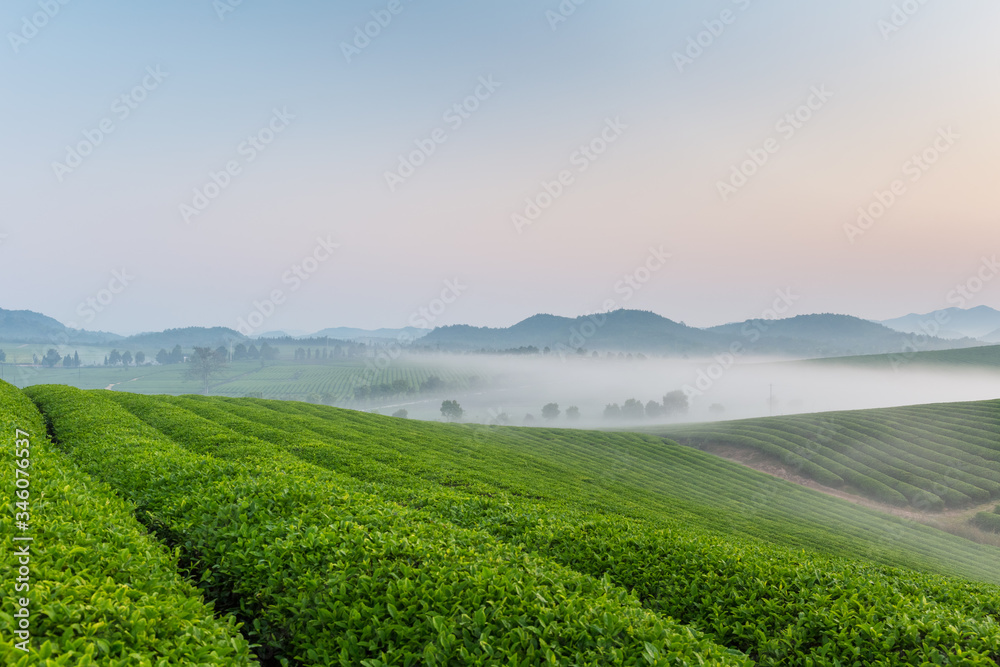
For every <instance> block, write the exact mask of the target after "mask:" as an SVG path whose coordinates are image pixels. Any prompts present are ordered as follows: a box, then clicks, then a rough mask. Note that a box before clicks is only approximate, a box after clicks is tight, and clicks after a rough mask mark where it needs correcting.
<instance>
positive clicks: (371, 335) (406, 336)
mask: <svg viewBox="0 0 1000 667" xmlns="http://www.w3.org/2000/svg"><path fill="white" fill-rule="evenodd" d="M429 331H430V330H429V329H418V328H417V327H403V328H402V329H355V328H352V327H333V328H330V329H323V330H322V331H317V332H316V333H314V334H311V335H310V336H299V337H300V338H302V337H306V338H336V339H339V340H387V341H389V340H401V339H402V340H406V341H410V340H416V339H418V338H422V337H423V336H425V335H427V333H428V332H429ZM260 337H261V338H265V337H267V336H264V335H262V336H260Z"/></svg>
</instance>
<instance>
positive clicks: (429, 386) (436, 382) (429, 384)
mask: <svg viewBox="0 0 1000 667" xmlns="http://www.w3.org/2000/svg"><path fill="white" fill-rule="evenodd" d="M441 389H444V382H443V381H442V380H441V378H439V377H438V376H437V375H432V376H430V377H429V378H427V379H426V380H424V381H423V382H421V383H420V391H426V392H432V391H439V390H441Z"/></svg>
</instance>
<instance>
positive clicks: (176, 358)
mask: <svg viewBox="0 0 1000 667" xmlns="http://www.w3.org/2000/svg"><path fill="white" fill-rule="evenodd" d="M156 363H158V364H163V365H164V366H166V365H168V364H183V363H184V350H182V349H181V346H180V345H174V349H173V350H171V351H170V352H167V351H166V350H160V351H159V352H157V353H156Z"/></svg>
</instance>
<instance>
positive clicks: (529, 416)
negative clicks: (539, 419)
mask: <svg viewBox="0 0 1000 667" xmlns="http://www.w3.org/2000/svg"><path fill="white" fill-rule="evenodd" d="M533 421H535V415H532V414H527V415H524V423H525V424H530V423H531V422H533Z"/></svg>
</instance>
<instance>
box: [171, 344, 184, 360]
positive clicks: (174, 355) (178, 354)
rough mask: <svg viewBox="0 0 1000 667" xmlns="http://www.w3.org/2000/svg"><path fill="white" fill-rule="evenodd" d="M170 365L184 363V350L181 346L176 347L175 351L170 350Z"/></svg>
mask: <svg viewBox="0 0 1000 667" xmlns="http://www.w3.org/2000/svg"><path fill="white" fill-rule="evenodd" d="M170 363H172V364H183V363H184V350H182V349H181V346H180V345H174V349H172V350H170Z"/></svg>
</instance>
